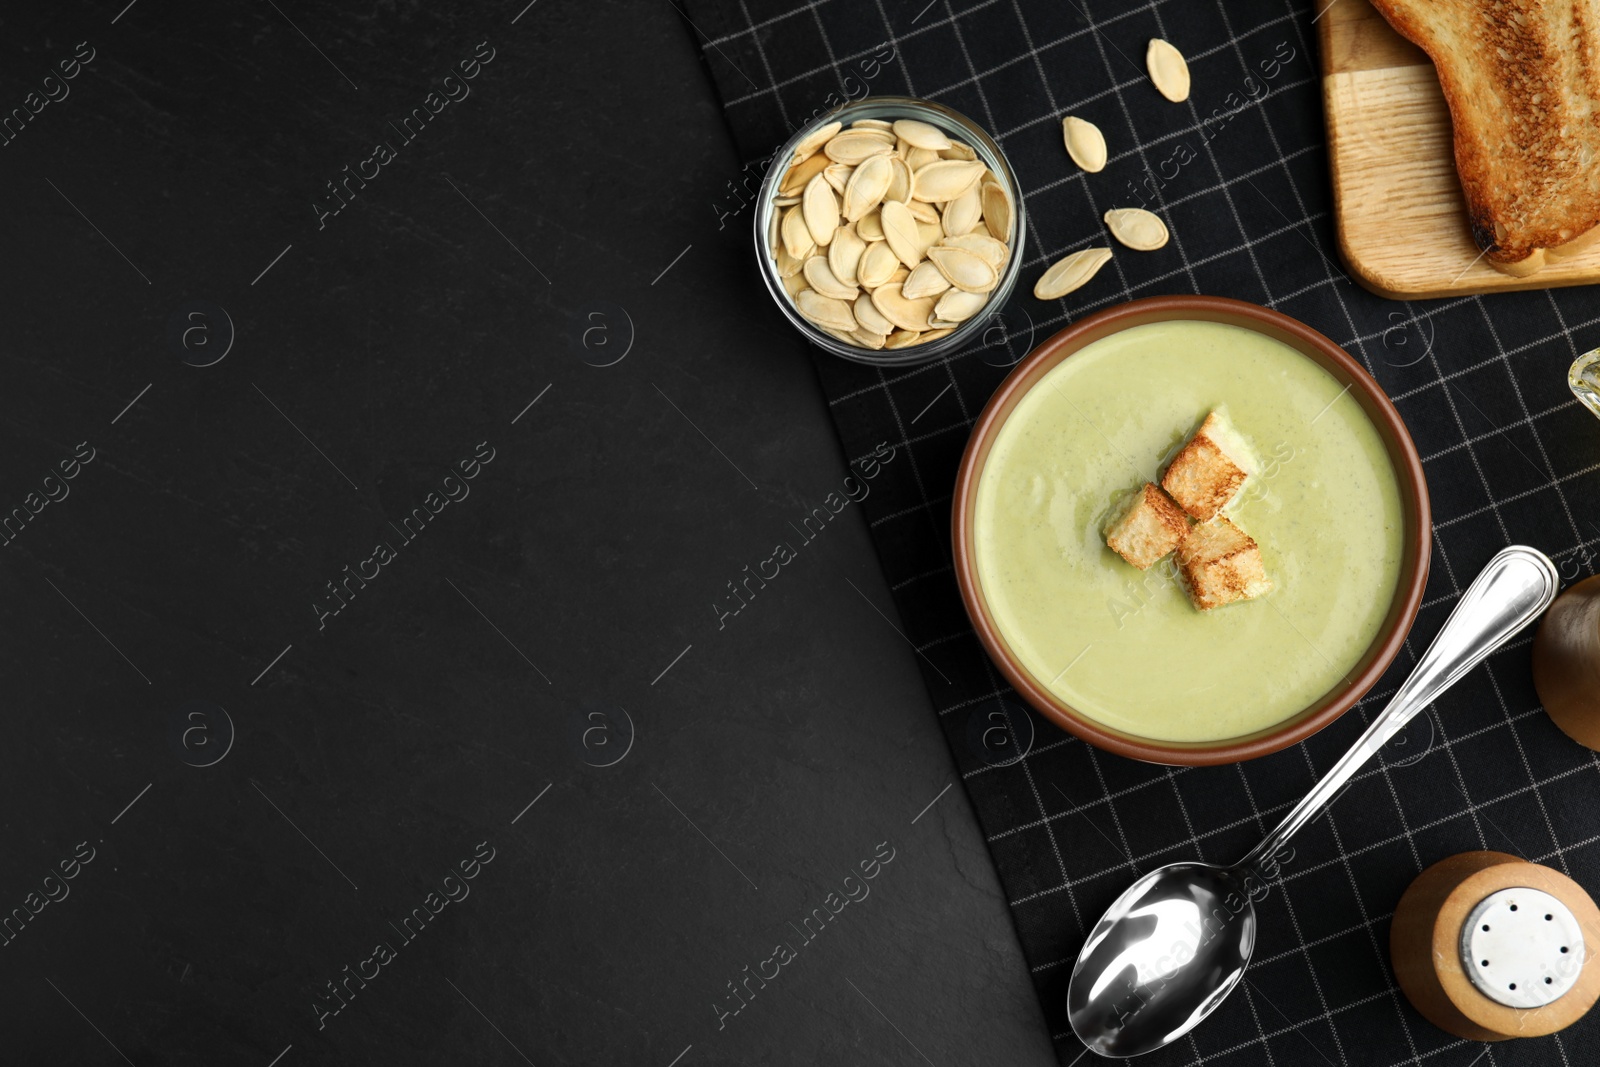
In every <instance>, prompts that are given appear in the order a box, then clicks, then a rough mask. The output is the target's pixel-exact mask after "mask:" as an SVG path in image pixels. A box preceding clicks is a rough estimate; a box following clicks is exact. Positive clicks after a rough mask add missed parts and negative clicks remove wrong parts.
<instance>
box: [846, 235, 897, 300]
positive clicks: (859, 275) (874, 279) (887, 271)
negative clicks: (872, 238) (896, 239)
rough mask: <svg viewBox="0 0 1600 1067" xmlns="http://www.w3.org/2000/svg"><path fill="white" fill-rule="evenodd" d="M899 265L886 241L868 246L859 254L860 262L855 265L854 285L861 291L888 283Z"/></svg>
mask: <svg viewBox="0 0 1600 1067" xmlns="http://www.w3.org/2000/svg"><path fill="white" fill-rule="evenodd" d="M899 265H900V260H899V257H897V256H896V255H895V253H894V249H892V248H890V247H889V242H888V241H876V242H874V243H872V244H869V245H867V250H866V251H865V252H863V253H861V262H860V263H859V264H857V265H856V284H858V285H860V286H861V287H862V288H863V289H876V288H877V287H878V286H880V285H883V284H885V283H887V282H888V280H889V278H890V276H891V275H893V274H894V269H895V267H897V266H899Z"/></svg>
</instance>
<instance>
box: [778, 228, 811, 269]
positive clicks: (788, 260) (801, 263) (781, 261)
mask: <svg viewBox="0 0 1600 1067" xmlns="http://www.w3.org/2000/svg"><path fill="white" fill-rule="evenodd" d="M809 239H810V238H809V237H808V238H807V240H809ZM811 247H812V248H815V247H816V246H815V245H812V246H811ZM805 265H806V264H805V260H803V259H796V258H795V257H794V256H791V255H790V254H789V250H788V249H787V248H784V247H782V246H780V247H779V248H778V277H780V278H794V277H797V276H799V275H800V272H801V270H803V269H804V268H805Z"/></svg>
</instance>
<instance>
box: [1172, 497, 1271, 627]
mask: <svg viewBox="0 0 1600 1067" xmlns="http://www.w3.org/2000/svg"><path fill="white" fill-rule="evenodd" d="M1178 571H1179V573H1180V574H1182V575H1183V584H1184V588H1186V589H1187V590H1188V591H1189V599H1190V600H1192V601H1194V606H1195V607H1197V608H1199V609H1200V610H1201V611H1210V610H1211V609H1212V608H1220V607H1222V606H1223V605H1225V604H1232V603H1233V602H1235V601H1237V600H1254V599H1255V598H1256V597H1258V596H1262V595H1263V594H1265V593H1268V592H1270V591H1271V590H1272V580H1271V579H1270V578H1268V577H1267V570H1266V567H1265V566H1263V565H1262V562H1261V547H1260V546H1259V545H1257V544H1256V543H1255V541H1254V540H1253V539H1252V538H1251V537H1250V535H1249V534H1247V533H1245V532H1244V531H1243V530H1241V529H1239V527H1237V526H1235V525H1234V524H1233V523H1231V522H1229V521H1228V520H1227V519H1216V520H1214V521H1212V522H1206V523H1201V524H1200V525H1199V526H1196V527H1195V528H1194V529H1192V530H1190V531H1189V536H1188V537H1185V538H1184V539H1183V544H1181V545H1179V546H1178Z"/></svg>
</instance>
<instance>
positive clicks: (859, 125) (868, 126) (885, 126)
mask: <svg viewBox="0 0 1600 1067" xmlns="http://www.w3.org/2000/svg"><path fill="white" fill-rule="evenodd" d="M850 128H851V129H852V130H892V129H894V123H892V122H890V121H889V120H888V119H856V120H855V121H854V122H852V123H851V124H850Z"/></svg>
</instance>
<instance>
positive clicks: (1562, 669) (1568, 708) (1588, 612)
mask: <svg viewBox="0 0 1600 1067" xmlns="http://www.w3.org/2000/svg"><path fill="white" fill-rule="evenodd" d="M1533 684H1534V688H1536V689H1537V690H1538V691H1539V700H1540V702H1541V703H1542V704H1544V708H1545V710H1546V711H1547V712H1549V713H1550V718H1551V719H1552V720H1554V721H1555V724H1556V725H1557V726H1559V727H1561V729H1562V731H1563V732H1565V733H1566V735H1567V736H1568V737H1570V738H1572V739H1573V740H1574V741H1576V742H1578V744H1580V745H1583V746H1585V747H1586V748H1592V749H1595V750H1597V751H1600V575H1596V576H1595V577H1593V578H1588V579H1586V580H1584V581H1582V582H1579V583H1578V584H1577V585H1575V586H1573V587H1572V588H1571V589H1568V590H1567V591H1566V592H1565V593H1562V594H1561V596H1560V597H1559V598H1557V600H1556V602H1555V603H1554V604H1553V605H1551V607H1550V610H1549V612H1547V613H1546V614H1545V617H1544V621H1543V622H1542V623H1540V624H1539V633H1538V636H1536V637H1535V638H1534V639H1533Z"/></svg>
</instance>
